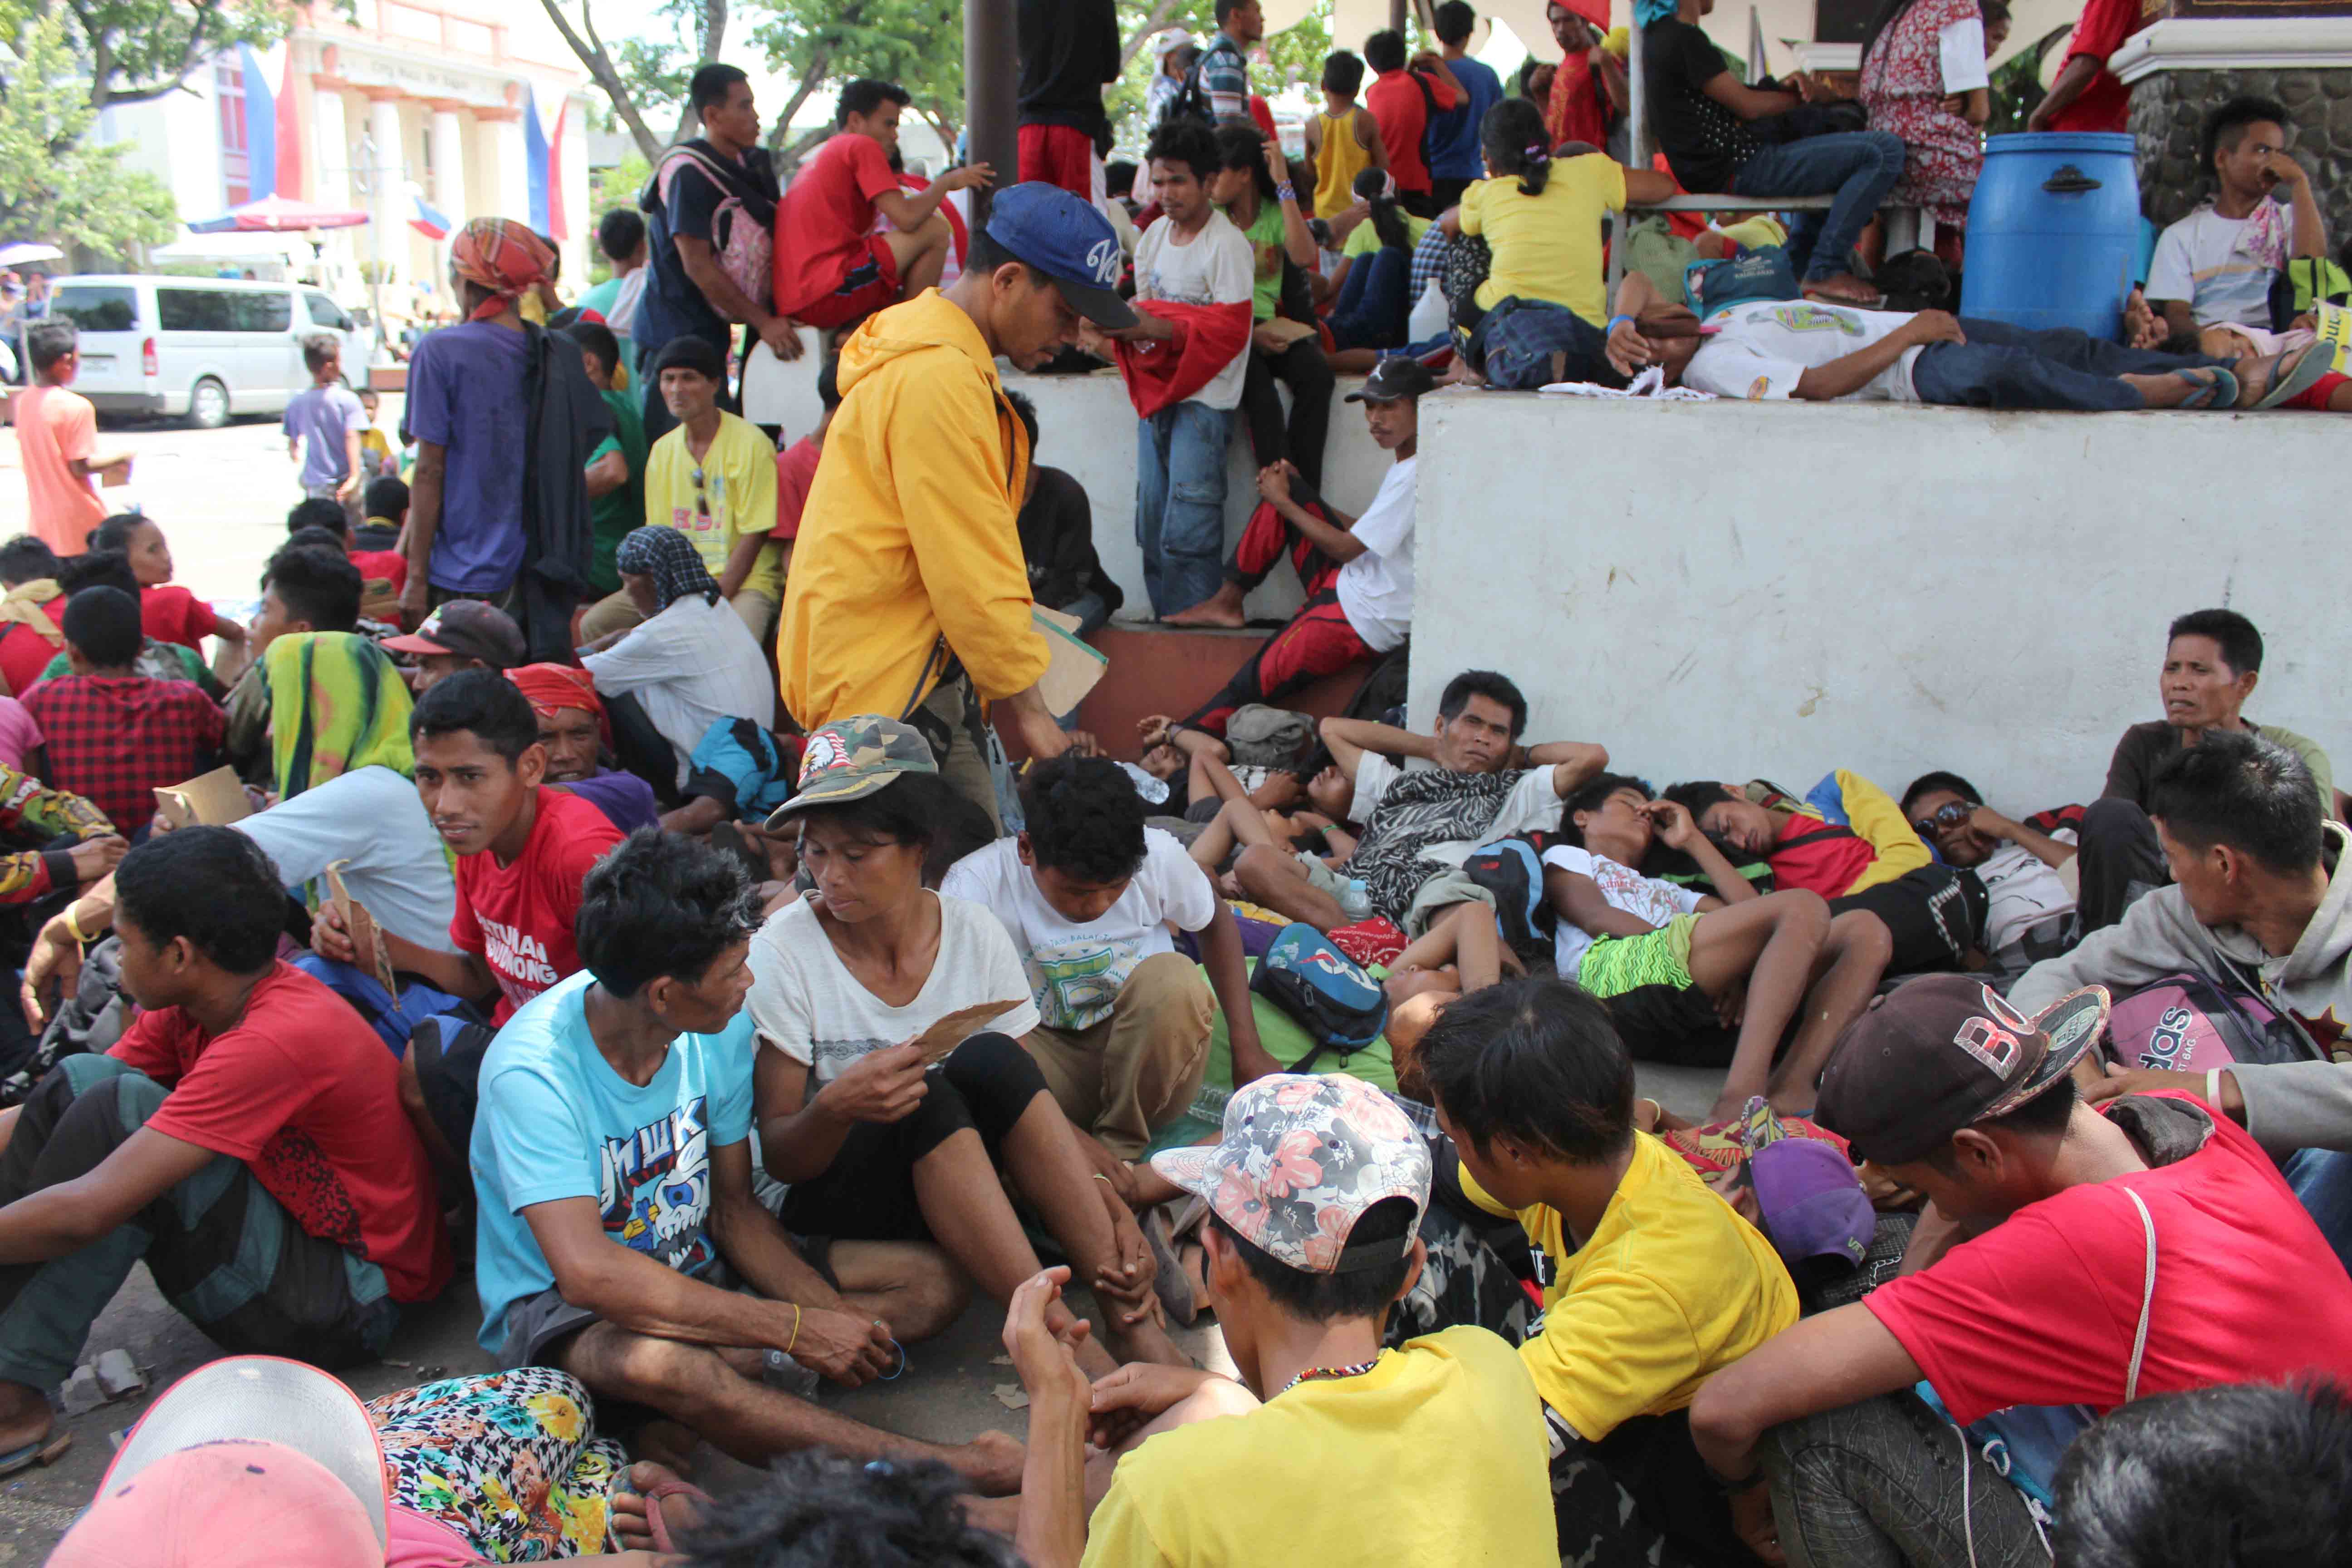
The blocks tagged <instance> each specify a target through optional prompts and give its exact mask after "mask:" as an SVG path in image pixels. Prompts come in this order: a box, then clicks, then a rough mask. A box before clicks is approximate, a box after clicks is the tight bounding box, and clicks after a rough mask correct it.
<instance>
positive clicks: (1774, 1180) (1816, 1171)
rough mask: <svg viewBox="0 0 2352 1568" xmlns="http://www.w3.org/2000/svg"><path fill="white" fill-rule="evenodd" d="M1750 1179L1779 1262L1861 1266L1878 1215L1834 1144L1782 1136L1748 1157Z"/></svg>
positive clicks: (1850, 1164) (1851, 1169)
mask: <svg viewBox="0 0 2352 1568" xmlns="http://www.w3.org/2000/svg"><path fill="white" fill-rule="evenodd" d="M1748 1181H1749V1182H1750V1183H1751V1184H1753V1185H1754V1186H1755V1188H1756V1209H1757V1212H1758V1213H1759V1214H1760V1215H1762V1216H1763V1219H1764V1234H1765V1235H1766V1236H1767V1237H1770V1238H1771V1241H1772V1246H1773V1247H1774V1249H1775V1250H1777V1251H1778V1252H1779V1253H1780V1260H1781V1261H1782V1262H1784V1263H1786V1264H1788V1265H1789V1266H1790V1268H1795V1267H1796V1266H1797V1265H1798V1264H1800V1263H1802V1262H1803V1261H1804V1260H1805V1259H1807V1258H1830V1257H1836V1258H1844V1259H1845V1260H1846V1261H1847V1262H1848V1263H1850V1264H1853V1265H1854V1266H1855V1267H1856V1268H1859V1267H1860V1266H1861V1264H1862V1260H1863V1259H1864V1257H1866V1256H1868V1254H1869V1252H1870V1240H1871V1237H1873V1236H1874V1235H1875V1234H1876V1233H1877V1230H1878V1214H1877V1211H1876V1210H1874V1209H1873V1208H1872V1207H1871V1206H1870V1199H1869V1197H1868V1195H1867V1194H1864V1192H1863V1190H1862V1182H1861V1180H1860V1178H1858V1177H1857V1176H1855V1174H1854V1173H1853V1164H1852V1163H1850V1162H1848V1160H1847V1159H1846V1157H1845V1155H1844V1153H1843V1152H1842V1151H1840V1150H1839V1148H1838V1147H1837V1145H1835V1144H1834V1143H1824V1142H1822V1141H1821V1140H1820V1139H1818V1138H1782V1139H1780V1141H1779V1142H1773V1143H1768V1144H1766V1145H1765V1146H1764V1147H1763V1148H1761V1149H1759V1150H1757V1151H1756V1152H1755V1153H1754V1154H1752V1155H1750V1156H1748Z"/></svg>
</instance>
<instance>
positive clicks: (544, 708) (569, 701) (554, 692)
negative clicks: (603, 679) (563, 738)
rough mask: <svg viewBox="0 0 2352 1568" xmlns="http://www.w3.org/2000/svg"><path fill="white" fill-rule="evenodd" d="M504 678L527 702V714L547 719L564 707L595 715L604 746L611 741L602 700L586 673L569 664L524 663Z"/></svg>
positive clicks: (611, 735)
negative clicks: (531, 713)
mask: <svg viewBox="0 0 2352 1568" xmlns="http://www.w3.org/2000/svg"><path fill="white" fill-rule="evenodd" d="M507 679H509V680H511V681H513V682H514V683H515V688H516V689H517V690H519V691H520V692H521V693H522V694H523V696H524V697H526V698H528V699H529V700H530V709H531V711H532V712H534V713H536V714H538V715H539V716H540V717H541V718H542V719H551V718H553V717H554V716H555V715H556V714H557V713H558V712H559V711H561V710H563V709H566V708H578V709H580V710H583V711H585V712H589V713H593V714H594V715H596V728H597V731H599V732H600V733H601V734H602V735H603V737H604V743H605V744H606V745H610V744H612V742H613V721H612V720H611V719H609V718H607V717H606V716H605V713H604V699H603V698H601V697H599V696H597V695H596V683H595V682H594V681H593V680H592V679H589V676H588V672H587V671H586V670H584V669H582V668H578V667H577V666H574V665H569V664H526V665H524V666H523V667H522V668H520V669H509V670H508V671H507Z"/></svg>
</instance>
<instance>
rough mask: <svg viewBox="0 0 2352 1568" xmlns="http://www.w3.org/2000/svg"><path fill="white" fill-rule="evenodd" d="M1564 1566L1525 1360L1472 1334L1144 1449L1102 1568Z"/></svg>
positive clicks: (1099, 1553)
mask: <svg viewBox="0 0 2352 1568" xmlns="http://www.w3.org/2000/svg"><path fill="white" fill-rule="evenodd" d="M1161 1563H1168V1564H1177V1565H1190V1564H1202V1565H1203V1568H1205V1565H1207V1564H1212V1563H1216V1564H1230V1563H1381V1564H1383V1565H1384V1568H1457V1565H1458V1568H1555V1565H1556V1564H1557V1563H1559V1534H1558V1531H1556V1529H1555V1527H1554V1525H1553V1522H1552V1507H1551V1481H1550V1479H1549V1467H1548V1462H1547V1460H1546V1458H1545V1454H1544V1440H1543V1415H1542V1406H1541V1405H1538V1403H1537V1400H1536V1397H1535V1389H1534V1388H1533V1386H1531V1385H1530V1384H1528V1374H1527V1373H1526V1372H1525V1371H1524V1370H1522V1368H1521V1367H1520V1366H1519V1364H1518V1360H1517V1357H1515V1356H1514V1355H1513V1354H1512V1353H1511V1347H1510V1346H1509V1345H1507V1344H1506V1343H1504V1342H1503V1341H1501V1340H1500V1339H1497V1338H1496V1336H1495V1335H1493V1334H1491V1333H1488V1332H1487V1331H1486V1330H1484V1329H1474V1328H1455V1329H1446V1330H1444V1331H1442V1332H1439V1333H1434V1334H1431V1335H1428V1336H1427V1337H1425V1338H1423V1339H1417V1340H1413V1341H1411V1342H1408V1343H1407V1344H1406V1345H1405V1347H1404V1349H1403V1350H1402V1351H1383V1352H1381V1359H1380V1361H1379V1363H1377V1364H1375V1365H1374V1366H1373V1368H1372V1369H1371V1370H1370V1372H1367V1373H1363V1374H1362V1375H1360V1376H1358V1377H1349V1378H1335V1379H1332V1380H1330V1381H1328V1382H1321V1381H1318V1382H1313V1383H1302V1384H1299V1385H1298V1386H1297V1387H1296V1388H1294V1389H1291V1390H1290V1391H1289V1392H1288V1393H1286V1394H1277V1395H1276V1396H1275V1397H1274V1398H1273V1399H1270V1400H1268V1401H1267V1402H1266V1403H1265V1405H1264V1406H1262V1407H1261V1408H1259V1409H1257V1410H1254V1411H1252V1412H1251V1413H1250V1414H1248V1415H1228V1416H1225V1417H1223V1418H1222V1419H1219V1420H1215V1421H1204V1422H1201V1423H1199V1424H1198V1425H1196V1426H1180V1427H1178V1428H1176V1429H1175V1430H1174V1431H1172V1432H1163V1433H1161V1434H1160V1435H1159V1436H1156V1437H1152V1438H1150V1439H1149V1440H1147V1441H1145V1442H1144V1443H1143V1444H1141V1445H1140V1446H1139V1447H1137V1448H1136V1449H1135V1451H1134V1452H1132V1453H1130V1454H1129V1455H1128V1456H1127V1457H1126V1458H1122V1459H1120V1460H1119V1462H1118V1470H1117V1471H1116V1472H1115V1473H1114V1474H1113V1475H1112V1477H1111V1483H1110V1490H1109V1491H1108V1493H1106V1494H1105V1495H1104V1497H1103V1500H1102V1501H1101V1502H1100V1503H1099V1504H1097V1506H1096V1508H1095V1511H1094V1518H1093V1519H1092V1520H1091V1521H1089V1522H1088V1524H1087V1555H1086V1564H1085V1568H1150V1565H1156V1564H1161Z"/></svg>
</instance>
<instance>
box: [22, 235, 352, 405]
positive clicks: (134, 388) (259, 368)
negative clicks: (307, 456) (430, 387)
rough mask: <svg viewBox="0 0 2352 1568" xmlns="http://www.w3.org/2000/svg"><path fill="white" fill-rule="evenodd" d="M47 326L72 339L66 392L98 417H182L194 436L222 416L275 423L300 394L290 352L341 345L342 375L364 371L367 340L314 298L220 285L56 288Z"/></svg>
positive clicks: (302, 380) (304, 376)
mask: <svg viewBox="0 0 2352 1568" xmlns="http://www.w3.org/2000/svg"><path fill="white" fill-rule="evenodd" d="M49 313H50V315H51V316H52V318H54V319H57V320H61V321H71V322H73V323H74V325H75V326H76V327H78V328H79V329H80V335H81V374H79V375H78V376H77V377H76V378H75V379H74V390H75V391H76V392H79V393H80V394H81V395H83V396H84V397H87V398H89V400H90V402H92V403H94V404H96V405H98V410H99V412H100V413H101V414H143V415H157V414H162V415H172V416H184V417H185V418H186V419H187V421H188V423H189V424H191V425H194V426H198V427H199V428H203V429H211V428H212V427H214V426H218V425H225V424H226V423H227V422H228V418H229V416H230V415H232V414H278V413H282V412H284V410H285V407H286V401H287V399H289V398H290V397H292V396H293V395H295V394H296V393H298V392H299V391H301V390H302V389H303V388H304V387H306V386H308V385H310V372H309V370H307V369H305V368H304V366H303V363H302V340H303V339H304V338H306V337H309V336H310V334H312V333H313V332H325V333H328V334H329V335H331V336H332V337H334V338H336V339H338V340H340V341H341V343H342V345H343V374H344V375H345V376H346V377H347V378H351V379H353V380H356V379H357V378H359V377H360V376H362V374H364V373H365V370H366V366H367V338H366V334H365V333H363V332H362V331H360V329H359V327H358V326H357V324H356V323H355V322H353V321H352V318H351V315H350V313H349V312H348V311H346V310H344V309H343V308H342V307H341V306H340V305H338V304H336V303H335V301H334V300H332V299H331V298H330V297H329V296H328V295H327V294H326V292H325V291H324V290H322V289H312V288H308V287H305V286H304V285H301V284H299V283H257V282H248V281H246V280H244V279H232V278H169V277H156V276H152V275H149V274H144V273H114V274H102V273H91V274H84V275H80V276H76V277H71V278H61V279H58V283H57V289H56V291H55V295H54V302H53V303H52V304H51V305H50V306H49Z"/></svg>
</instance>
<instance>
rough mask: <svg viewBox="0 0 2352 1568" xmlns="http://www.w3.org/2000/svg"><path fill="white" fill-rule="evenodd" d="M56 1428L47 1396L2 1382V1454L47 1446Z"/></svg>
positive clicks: (55, 1419) (0, 1426) (0, 1438)
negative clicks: (41, 1445)
mask: <svg viewBox="0 0 2352 1568" xmlns="http://www.w3.org/2000/svg"><path fill="white" fill-rule="evenodd" d="M55 1426H57V1417H56V1416H55V1415H52V1414H51V1413H50V1411H49V1399H48V1395H47V1394H43V1393H42V1392H41V1391H40V1390H39V1389H37V1388H32V1387H28V1386H26V1384H21V1383H0V1454H13V1453H15V1452H16V1450H17V1449H19V1448H23V1447H29V1446H31V1445H34V1444H40V1443H46V1442H47V1440H48V1437H49V1435H50V1432H51V1430H52V1429H53V1428H54V1427H55ZM41 1462H42V1463H43V1464H47V1462H48V1461H47V1459H46V1458H44V1459H43V1460H42V1461H41Z"/></svg>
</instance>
